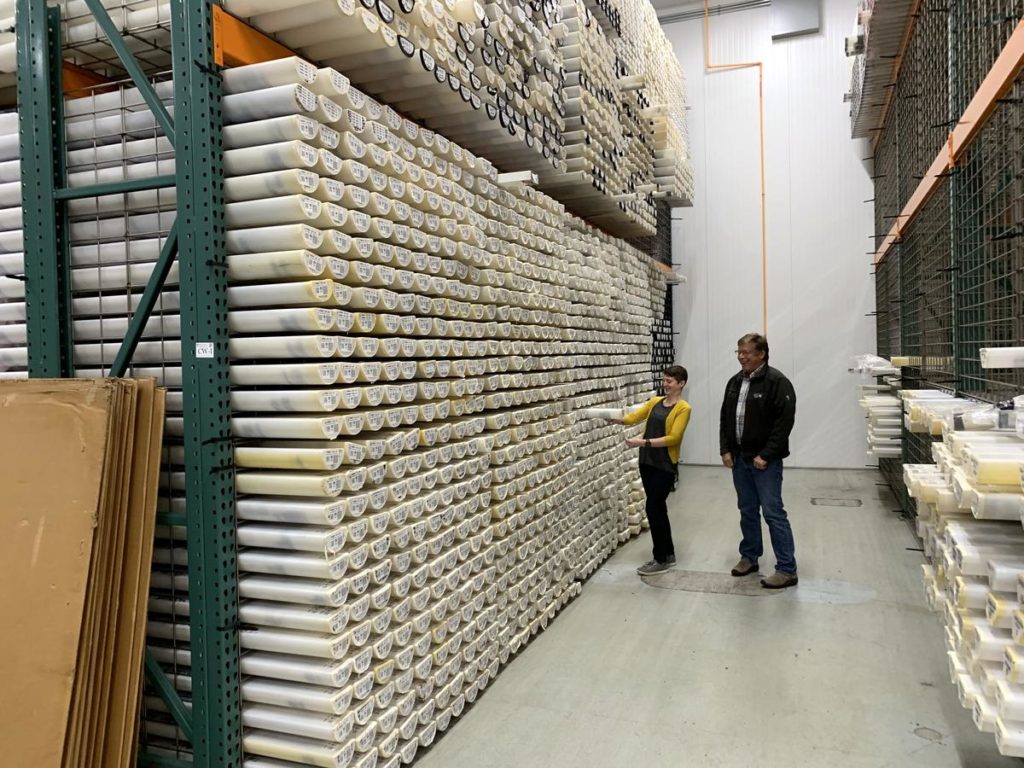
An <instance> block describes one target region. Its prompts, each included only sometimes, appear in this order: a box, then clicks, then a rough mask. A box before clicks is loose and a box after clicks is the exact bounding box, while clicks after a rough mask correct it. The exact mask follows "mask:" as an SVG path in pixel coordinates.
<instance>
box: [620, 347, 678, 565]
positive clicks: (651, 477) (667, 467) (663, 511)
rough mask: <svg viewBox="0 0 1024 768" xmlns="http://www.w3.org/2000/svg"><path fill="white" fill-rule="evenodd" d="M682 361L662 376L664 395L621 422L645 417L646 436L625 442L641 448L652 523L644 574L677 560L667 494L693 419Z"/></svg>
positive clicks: (637, 422)
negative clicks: (684, 395) (685, 435)
mask: <svg viewBox="0 0 1024 768" xmlns="http://www.w3.org/2000/svg"><path fill="white" fill-rule="evenodd" d="M688 378H689V377H688V375H687V373H686V369H685V368H683V367H682V366H681V365H673V366H669V367H668V368H666V369H665V373H664V377H663V379H662V388H663V391H664V392H665V396H664V397H652V398H651V399H650V400H648V401H647V402H646V403H644V404H643V405H642V406H640V407H639V408H638V409H637V410H635V411H633V412H632V413H629V414H627V415H626V416H625V417H624V418H623V419H622V420H621V421H620V422H619V423H621V424H626V425H627V426H630V425H633V424H639V423H640V422H641V421H644V420H645V419H646V421H647V423H646V426H645V428H644V436H643V437H630V438H627V439H626V445H628V446H629V447H631V448H639V449H640V480H641V481H642V482H643V485H644V493H645V494H646V495H647V521H648V522H649V523H650V526H651V541H652V543H653V545H654V546H653V552H652V555H653V557H652V559H651V561H650V562H649V563H645V564H644V565H641V566H640V567H639V568H637V569H636V572H637V573H639V574H640V575H641V576H651V575H653V574H656V573H662V572H664V571H667V570H668V569H669V568H672V567H673V566H674V565H675V564H676V552H675V547H674V546H673V544H672V527H671V525H670V524H669V520H668V506H667V505H666V503H665V502H666V500H667V499H668V495H669V494H670V493H671V492H672V491H673V490H675V486H676V478H677V477H678V474H679V471H678V467H677V465H678V463H679V446H680V445H681V444H682V442H683V433H684V432H685V431H686V425H687V423H689V421H690V404H689V403H688V402H686V401H685V400H683V398H682V394H683V387H685V386H686V380H687V379H688Z"/></svg>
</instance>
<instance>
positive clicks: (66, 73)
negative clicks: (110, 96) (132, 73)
mask: <svg viewBox="0 0 1024 768" xmlns="http://www.w3.org/2000/svg"><path fill="white" fill-rule="evenodd" d="M61 70H62V72H61V84H62V86H63V89H64V95H65V96H68V97H70V98H76V97H79V96H90V95H92V94H96V93H106V92H107V91H112V90H114V89H115V88H116V87H117V86H116V85H114V84H113V83H112V82H111V81H110V79H109V78H106V77H104V76H103V75H101V74H98V73H96V72H93V71H91V70H88V69H85V68H84V67H80V66H78V65H77V64H72V63H71V62H70V61H65V62H63V65H62V67H61Z"/></svg>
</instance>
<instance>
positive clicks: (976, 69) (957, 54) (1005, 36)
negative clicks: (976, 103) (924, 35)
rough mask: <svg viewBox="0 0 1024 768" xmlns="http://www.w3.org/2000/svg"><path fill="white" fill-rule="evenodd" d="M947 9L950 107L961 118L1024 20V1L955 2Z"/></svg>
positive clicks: (978, 0) (983, 0)
mask: <svg viewBox="0 0 1024 768" xmlns="http://www.w3.org/2000/svg"><path fill="white" fill-rule="evenodd" d="M946 6H947V7H948V8H949V41H950V42H949V45H950V48H949V72H950V78H949V84H950V100H951V104H950V106H951V107H952V114H953V115H960V114H962V113H963V111H964V109H965V108H966V107H967V104H968V103H969V102H970V100H971V99H972V98H973V97H974V94H975V93H976V92H977V91H978V86H980V85H981V82H982V80H984V79H985V75H987V74H988V71H989V69H991V67H992V63H993V62H994V61H995V60H996V58H997V57H998V56H999V52H1000V51H1001V50H1002V49H1003V46H1004V45H1006V42H1007V40H1009V39H1010V35H1011V34H1012V33H1013V30H1014V27H1016V26H1017V24H1018V22H1020V20H1021V18H1022V17H1024V0H951V2H949V3H946Z"/></svg>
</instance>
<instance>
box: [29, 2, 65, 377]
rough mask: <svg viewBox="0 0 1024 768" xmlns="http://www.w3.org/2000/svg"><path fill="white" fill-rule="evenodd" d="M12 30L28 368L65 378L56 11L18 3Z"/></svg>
mask: <svg viewBox="0 0 1024 768" xmlns="http://www.w3.org/2000/svg"><path fill="white" fill-rule="evenodd" d="M16 30H17V62H18V105H19V109H18V120H19V123H20V125H19V135H20V141H21V200H22V210H23V215H24V223H23V225H22V227H23V231H24V253H25V313H26V316H25V320H26V323H27V325H28V361H29V372H30V374H31V375H32V376H45V377H63V376H71V375H72V374H73V372H74V346H73V339H72V335H71V285H70V278H69V273H68V219H67V203H66V202H63V201H60V200H58V199H57V197H56V192H57V190H58V189H60V188H61V187H63V186H64V182H65V177H66V175H67V173H66V167H65V153H64V133H63V132H64V99H63V95H62V84H61V55H60V49H61V44H60V9H59V8H49V9H48V8H47V7H46V0H25V1H24V2H19V3H18V17H17V22H16Z"/></svg>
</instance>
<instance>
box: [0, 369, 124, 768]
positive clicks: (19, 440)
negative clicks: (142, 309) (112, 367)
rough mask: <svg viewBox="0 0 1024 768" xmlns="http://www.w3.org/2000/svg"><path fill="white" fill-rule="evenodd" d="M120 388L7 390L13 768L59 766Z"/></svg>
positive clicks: (6, 650)
mask: <svg viewBox="0 0 1024 768" xmlns="http://www.w3.org/2000/svg"><path fill="white" fill-rule="evenodd" d="M118 391H119V390H118V387H117V386H116V385H115V384H114V383H112V382H108V381H95V382H77V381H75V382H63V381H62V382H52V381H38V382H36V381H27V382H4V383H3V384H2V386H0V435H2V437H0V478H2V485H3V488H4V503H3V504H2V505H0V562H2V563H3V566H2V567H3V569H4V571H5V573H6V574H7V577H8V578H7V579H6V580H7V581H8V583H10V584H17V585H18V589H6V590H0V610H2V611H3V613H4V615H5V616H6V617H8V618H7V620H8V621H9V622H10V624H9V625H8V629H7V630H5V631H4V632H2V633H0V675H2V677H3V679H4V680H5V681H7V685H5V686H4V690H3V693H2V694H0V718H2V719H3V722H4V723H5V731H7V732H8V733H9V734H10V736H9V738H8V739H5V745H4V751H5V759H6V760H9V761H10V764H11V765H31V766H36V767H37V768H48V766H59V765H60V764H61V755H62V750H63V745H64V735H65V733H66V731H67V719H68V711H69V708H70V705H71V695H72V684H73V682H74V680H75V671H76V668H77V664H78V647H79V636H80V630H81V625H82V619H83V612H84V607H85V601H86V591H87V590H86V587H87V584H88V575H89V571H90V566H91V564H92V559H93V558H92V551H93V532H94V527H95V525H96V521H97V518H98V514H99V509H100V502H101V497H102V495H103V494H102V484H103V471H104V467H105V464H106V461H107V446H108V443H109V440H110V421H111V416H112V408H113V407H114V406H115V405H116V401H117V397H116V394H117V392H118Z"/></svg>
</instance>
